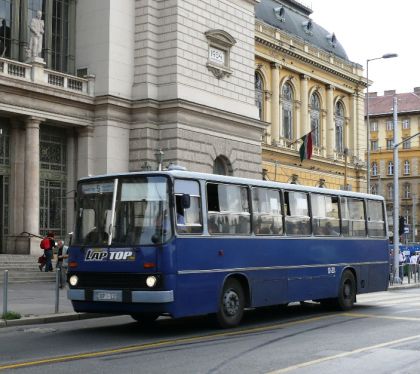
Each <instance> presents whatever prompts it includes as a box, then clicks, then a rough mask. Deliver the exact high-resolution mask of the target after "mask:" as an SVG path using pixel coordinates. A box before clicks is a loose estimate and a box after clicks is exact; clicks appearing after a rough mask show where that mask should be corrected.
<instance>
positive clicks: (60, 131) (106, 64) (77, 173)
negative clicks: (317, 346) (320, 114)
mask: <svg viewBox="0 0 420 374" xmlns="http://www.w3.org/2000/svg"><path fill="white" fill-rule="evenodd" d="M256 3H257V1H256V0H220V1H212V2H211V3H209V2H204V1H199V2H197V1H194V0H191V1H189V0H185V1H176V0H170V1H160V0H108V1H103V0H89V1H76V0H1V1H0V15H1V17H2V28H0V47H1V55H0V87H1V90H0V126H1V135H0V173H1V175H0V197H1V198H0V222H1V228H0V243H1V249H0V251H2V252H15V253H16V252H20V253H28V252H31V253H37V251H39V239H38V238H36V237H33V236H32V235H40V234H41V235H42V234H44V233H45V232H47V231H53V232H55V234H56V235H57V236H61V237H63V236H64V235H65V233H66V232H69V231H71V230H72V226H73V218H74V190H75V185H76V181H77V179H78V178H81V177H84V176H88V175H96V174H103V173H110V172H128V171H137V170H148V169H157V167H158V164H162V165H163V166H166V165H168V164H169V163H177V164H181V165H183V166H186V167H187V168H188V169H189V170H195V171H204V172H210V173H211V172H219V173H224V174H234V175H237V176H244V177H257V178H260V177H261V137H262V135H263V133H264V131H265V129H266V126H267V124H266V123H264V122H262V121H260V119H259V118H258V110H257V107H256V106H255V98H254V93H255V88H254V75H255V72H254V71H255V69H254V61H255V51H254V41H255V32H254V24H255V8H254V6H255V4H256ZM39 11H41V12H42V13H41V14H40V18H39V20H41V19H42V21H43V22H40V23H39V25H38V26H37V27H39V28H40V29H43V31H44V32H43V34H42V38H41V39H42V42H38V41H36V42H37V43H42V48H41V52H40V54H39V55H36V54H35V57H34V52H33V51H32V50H31V48H32V47H31V46H32V45H34V41H32V42H31V35H32V34H31V26H32V23H34V24H35V23H36V22H38V21H34V22H32V21H33V20H34V19H35V18H38V12H39ZM76 20H77V22H76ZM41 24H42V25H41ZM76 25H77V27H76ZM32 32H33V31H32ZM32 36H33V35H32ZM37 37H39V35H37ZM29 234H30V235H29Z"/></svg>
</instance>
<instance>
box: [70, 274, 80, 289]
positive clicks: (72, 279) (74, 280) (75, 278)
mask: <svg viewBox="0 0 420 374" xmlns="http://www.w3.org/2000/svg"><path fill="white" fill-rule="evenodd" d="M69 283H70V286H73V287H76V286H77V283H79V278H78V276H77V275H72V276H71V277H70V279H69Z"/></svg>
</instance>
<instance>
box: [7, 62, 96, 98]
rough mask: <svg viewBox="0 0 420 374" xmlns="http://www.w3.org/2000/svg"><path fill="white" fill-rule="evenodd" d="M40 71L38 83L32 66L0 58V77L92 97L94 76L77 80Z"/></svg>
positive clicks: (52, 72) (43, 69)
mask: <svg viewBox="0 0 420 374" xmlns="http://www.w3.org/2000/svg"><path fill="white" fill-rule="evenodd" d="M36 68H37V69H41V71H42V72H41V79H40V81H38V79H39V78H38V79H37V77H39V74H33V69H35V67H34V65H31V64H27V63H23V62H18V61H13V60H9V59H5V58H0V77H1V76H7V77H10V78H15V79H19V80H24V81H28V82H35V83H40V84H46V85H50V86H54V87H56V88H60V89H63V90H65V91H73V92H78V93H80V94H85V95H89V96H93V93H94V76H91V77H88V78H79V77H76V76H74V75H70V74H65V73H60V72H57V71H53V70H49V69H45V68H43V67H41V68H39V66H37V67H36Z"/></svg>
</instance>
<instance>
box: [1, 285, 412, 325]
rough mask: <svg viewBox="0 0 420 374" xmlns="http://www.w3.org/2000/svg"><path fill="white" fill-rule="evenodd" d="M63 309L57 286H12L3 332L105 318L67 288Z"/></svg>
mask: <svg viewBox="0 0 420 374" xmlns="http://www.w3.org/2000/svg"><path fill="white" fill-rule="evenodd" d="M418 287H420V283H410V284H408V278H407V277H405V278H404V282H403V284H395V285H392V286H390V287H389V290H390V291H394V290H401V289H406V288H418ZM59 292H60V297H59V308H58V313H54V312H55V283H54V282H42V283H10V284H9V287H8V302H7V306H8V308H7V310H8V311H13V312H18V313H20V315H21V316H22V318H20V319H16V320H9V321H4V320H2V319H0V328H1V327H6V326H18V325H30V324H37V323H49V322H58V321H73V320H78V319H87V318H96V317H103V316H104V315H102V314H94V313H75V312H74V311H73V307H72V305H71V302H70V301H69V300H68V299H67V288H63V289H60V290H59ZM2 313H3V287H2V286H1V287H0V314H2Z"/></svg>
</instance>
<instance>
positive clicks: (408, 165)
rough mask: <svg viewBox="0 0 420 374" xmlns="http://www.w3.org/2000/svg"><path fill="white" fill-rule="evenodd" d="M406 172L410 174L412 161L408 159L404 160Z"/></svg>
mask: <svg viewBox="0 0 420 374" xmlns="http://www.w3.org/2000/svg"><path fill="white" fill-rule="evenodd" d="M404 174H405V175H408V174H410V161H408V160H405V161H404Z"/></svg>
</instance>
